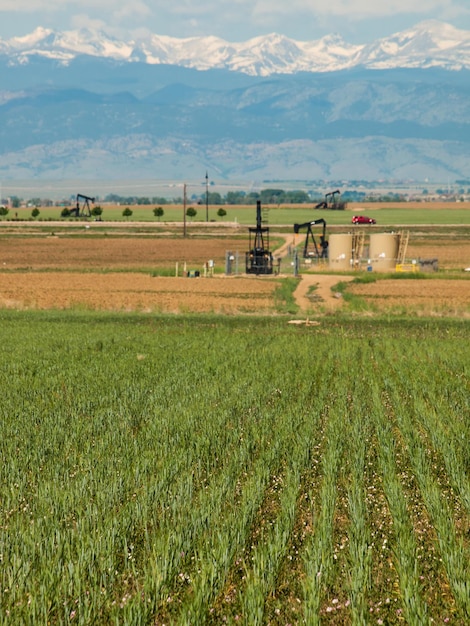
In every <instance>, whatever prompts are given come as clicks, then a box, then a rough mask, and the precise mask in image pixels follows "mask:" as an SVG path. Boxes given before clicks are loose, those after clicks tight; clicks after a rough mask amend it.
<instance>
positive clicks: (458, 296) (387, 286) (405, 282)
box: [348, 278, 470, 317]
mask: <svg viewBox="0 0 470 626" xmlns="http://www.w3.org/2000/svg"><path fill="white" fill-rule="evenodd" d="M348 292H349V293H352V294H354V295H357V296H361V297H362V298H364V299H365V300H366V301H367V302H368V303H369V304H373V306H374V308H376V309H377V310H379V311H391V310H402V311H410V312H413V313H415V314H418V315H419V314H421V315H429V314H431V315H445V316H452V317H454V316H456V317H461V316H462V317H470V280H468V279H467V280H465V279H461V280H460V279H454V280H446V279H440V278H439V279H428V280H416V279H401V280H387V279H386V280H380V281H377V282H375V283H369V284H352V285H349V286H348Z"/></svg>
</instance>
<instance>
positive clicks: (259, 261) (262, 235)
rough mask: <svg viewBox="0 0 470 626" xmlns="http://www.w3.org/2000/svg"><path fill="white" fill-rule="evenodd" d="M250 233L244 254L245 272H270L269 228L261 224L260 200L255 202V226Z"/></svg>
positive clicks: (271, 268) (271, 266)
mask: <svg viewBox="0 0 470 626" xmlns="http://www.w3.org/2000/svg"><path fill="white" fill-rule="evenodd" d="M248 231H249V233H250V243H249V248H250V249H249V250H248V252H246V255H245V265H246V273H247V274H272V273H273V255H272V253H271V252H270V251H269V228H268V227H267V226H263V225H262V217H261V201H260V200H257V202H256V227H255V228H249V229H248Z"/></svg>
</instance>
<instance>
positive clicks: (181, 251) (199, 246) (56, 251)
mask: <svg viewBox="0 0 470 626" xmlns="http://www.w3.org/2000/svg"><path fill="white" fill-rule="evenodd" d="M245 247H246V243H244V242H243V240H242V241H240V240H239V239H232V238H216V237H213V238H207V239H183V238H181V237H180V238H178V239H175V238H171V239H169V238H163V237H161V238H157V237H148V236H141V237H139V236H131V237H96V236H90V237H68V236H42V237H21V238H19V237H9V238H4V239H0V268H1V267H3V268H4V269H13V270H15V269H31V270H45V269H60V270H82V269H85V270H91V269H93V270H102V271H103V270H140V269H145V270H149V271H151V270H153V269H158V268H161V267H172V266H175V265H176V263H177V262H178V263H179V264H180V265H181V268H182V266H183V264H184V262H187V263H188V264H190V267H191V269H201V268H202V266H203V265H204V263H206V262H207V261H209V260H213V261H214V262H215V264H216V265H217V266H218V267H219V268H221V267H222V268H223V267H224V263H225V252H226V250H233V251H236V250H238V249H240V250H244V249H245ZM188 268H189V265H188Z"/></svg>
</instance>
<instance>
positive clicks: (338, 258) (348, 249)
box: [328, 233, 353, 271]
mask: <svg viewBox="0 0 470 626" xmlns="http://www.w3.org/2000/svg"><path fill="white" fill-rule="evenodd" d="M328 265H329V267H330V268H331V269H334V270H340V271H341V270H350V269H351V267H352V265H353V236H352V234H351V233H345V234H339V233H335V234H332V235H330V238H329V245H328Z"/></svg>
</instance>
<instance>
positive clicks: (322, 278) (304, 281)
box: [294, 274, 354, 312]
mask: <svg viewBox="0 0 470 626" xmlns="http://www.w3.org/2000/svg"><path fill="white" fill-rule="evenodd" d="M353 278H354V277H353V276H332V275H330V274H314V275H312V274H303V275H302V276H301V280H300V283H299V286H298V287H297V289H296V290H295V292H294V298H295V301H296V303H297V304H298V306H299V308H300V310H301V311H303V312H306V311H308V310H312V309H314V308H320V309H327V310H329V311H331V310H335V309H337V308H339V307H340V306H341V305H342V304H343V299H342V297H341V295H340V294H339V293H338V292H335V291H334V289H333V290H332V288H334V286H335V285H336V284H338V283H339V282H345V281H350V280H352V279H353ZM313 287H315V289H314V290H312V288H313Z"/></svg>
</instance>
